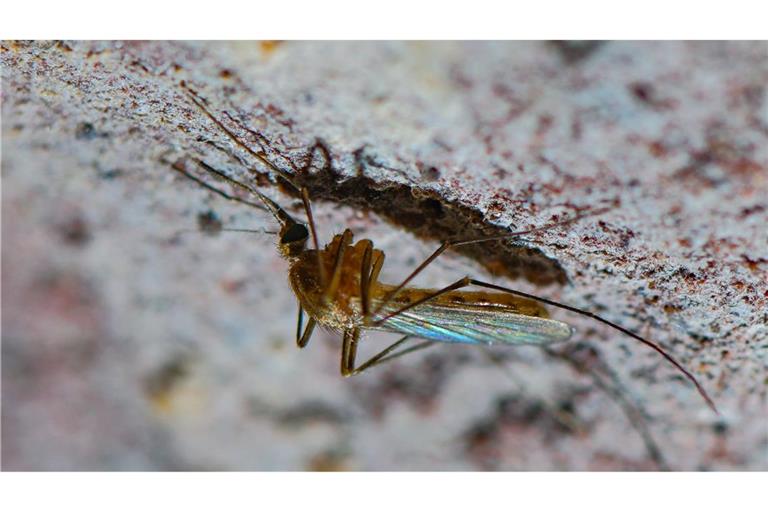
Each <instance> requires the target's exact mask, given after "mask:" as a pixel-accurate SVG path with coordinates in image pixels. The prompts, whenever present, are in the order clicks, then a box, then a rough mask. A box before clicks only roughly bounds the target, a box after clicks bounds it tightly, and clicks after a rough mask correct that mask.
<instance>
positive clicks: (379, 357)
mask: <svg viewBox="0 0 768 512" xmlns="http://www.w3.org/2000/svg"><path fill="white" fill-rule="evenodd" d="M409 338H410V336H403V337H402V338H400V339H399V340H397V341H396V342H394V343H393V344H391V345H390V346H388V347H387V348H385V349H384V350H382V351H381V352H379V353H378V354H376V355H375V356H373V357H372V358H370V359H369V360H368V361H366V362H365V363H363V364H361V365H360V366H358V367H357V368H353V369H352V375H357V374H358V373H362V372H364V371H365V370H367V369H369V368H372V367H374V366H378V365H380V364H382V363H386V362H388V361H391V360H393V359H396V358H398V357H401V356H404V355H405V354H410V353H411V352H416V351H417V350H422V349H425V348H428V347H431V346H433V345H434V344H435V342H434V341H423V342H421V343H418V344H416V345H413V346H411V347H408V348H406V349H403V350H401V351H400V352H395V353H394V354H392V352H393V351H394V350H395V349H396V348H397V347H399V346H400V345H402V344H403V343H405V342H406V341H407V340H408V339H409ZM353 363H354V361H353Z"/></svg>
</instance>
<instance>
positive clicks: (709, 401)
mask: <svg viewBox="0 0 768 512" xmlns="http://www.w3.org/2000/svg"><path fill="white" fill-rule="evenodd" d="M468 280H469V283H470V284H472V285H474V286H479V287H481V288H488V289H491V290H497V291H500V292H505V293H509V294H512V295H517V296H518V297H524V298H527V299H533V300H535V301H538V302H541V303H543V304H547V305H549V306H552V307H556V308H560V309H565V310H566V311H571V312H573V313H578V314H580V315H583V316H586V317H589V318H592V319H593V320H597V321H598V322H601V323H603V324H605V325H607V326H608V327H612V328H613V329H616V330H617V331H619V332H621V333H623V334H625V335H627V336H629V337H630V338H633V339H635V340H637V341H639V342H640V343H642V344H644V345H646V346H648V347H651V348H652V349H653V350H655V351H656V352H658V353H659V354H660V355H661V356H662V357H663V358H664V359H666V360H667V361H669V362H670V363H671V364H672V365H673V366H674V367H675V368H677V369H678V370H679V371H680V372H682V373H683V375H685V376H686V377H687V378H688V380H690V381H691V382H692V383H693V385H694V386H696V389H697V390H698V392H699V394H700V395H701V396H702V398H704V401H706V402H707V405H708V406H709V407H710V408H711V409H712V410H713V411H714V412H715V413H717V414H719V412H718V411H717V407H715V403H714V402H713V401H712V399H711V398H710V397H709V395H708V394H707V392H706V391H705V390H704V388H703V387H702V385H701V384H699V381H698V380H696V377H694V376H693V374H692V373H691V372H689V371H688V370H686V369H685V368H684V367H683V365H681V364H680V363H678V362H677V360H675V359H674V358H673V357H672V356H671V355H669V354H668V353H667V352H666V351H665V350H664V349H663V348H661V347H660V346H659V345H657V344H656V343H654V342H652V341H650V340H647V339H645V338H643V337H641V336H639V335H637V334H635V333H634V332H632V331H630V330H629V329H625V328H624V327H622V326H620V325H618V324H615V323H613V322H611V321H610V320H606V319H605V318H603V317H601V316H598V315H596V314H594V313H592V312H590V311H585V310H583V309H579V308H575V307H573V306H569V305H567V304H563V303H561V302H556V301H553V300H550V299H546V298H544V297H539V296H537V295H531V294H530V293H525V292H521V291H518V290H514V289H512V288H506V287H504V286H499V285H496V284H493V283H486V282H483V281H478V280H477V279H468Z"/></svg>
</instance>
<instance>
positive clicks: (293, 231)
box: [280, 222, 309, 258]
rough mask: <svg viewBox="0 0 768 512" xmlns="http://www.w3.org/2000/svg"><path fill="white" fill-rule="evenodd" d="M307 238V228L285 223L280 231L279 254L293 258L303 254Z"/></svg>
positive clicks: (298, 224)
mask: <svg viewBox="0 0 768 512" xmlns="http://www.w3.org/2000/svg"><path fill="white" fill-rule="evenodd" d="M308 238H309V230H308V229H307V226H305V225H304V224H301V223H299V222H286V223H285V224H283V227H282V228H281V229H280V252H281V253H282V255H283V256H284V257H285V258H293V257H296V256H298V255H299V254H301V253H302V252H304V250H305V248H306V246H307V239H308Z"/></svg>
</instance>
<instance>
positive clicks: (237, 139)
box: [181, 82, 299, 191]
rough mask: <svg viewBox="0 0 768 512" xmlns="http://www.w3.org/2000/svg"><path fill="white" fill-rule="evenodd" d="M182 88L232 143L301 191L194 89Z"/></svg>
mask: <svg viewBox="0 0 768 512" xmlns="http://www.w3.org/2000/svg"><path fill="white" fill-rule="evenodd" d="M181 86H182V87H183V88H184V90H186V91H187V93H188V94H189V98H190V99H191V100H192V103H194V104H195V105H197V107H198V108H199V109H200V110H201V111H202V112H203V113H204V114H205V115H206V117H208V119H210V120H211V121H213V123H214V124H215V125H216V126H218V127H219V129H221V131H223V132H224V133H225V134H227V135H228V136H229V138H230V139H232V141H233V142H234V143H235V144H237V145H238V146H240V147H241V148H242V149H244V150H245V151H246V152H247V153H248V154H250V155H251V156H253V157H254V158H256V159H257V160H259V161H260V162H261V163H263V164H264V165H266V166H267V167H269V168H270V169H272V170H273V171H274V172H276V173H277V174H279V175H280V176H281V177H282V178H283V179H284V180H285V181H287V182H288V183H289V184H290V185H291V186H292V187H293V188H295V189H296V190H297V191H298V190H299V187H297V186H296V185H295V184H294V183H293V177H292V176H291V175H290V174H289V173H287V172H285V171H284V170H282V169H280V168H278V167H277V166H276V165H275V164H273V163H272V162H270V161H269V159H268V158H267V155H266V154H265V153H264V152H263V151H254V150H253V148H251V147H250V146H249V145H248V144H246V143H245V141H244V140H243V139H241V138H240V137H238V136H237V135H236V134H235V132H233V131H232V130H230V129H229V128H227V127H226V126H225V125H224V123H222V122H221V121H220V120H219V119H218V118H216V116H214V115H213V113H211V111H210V110H208V107H207V106H205V103H204V100H203V99H202V97H201V96H200V95H199V94H198V93H197V92H196V91H194V90H193V89H191V88H190V87H189V86H187V85H186V84H185V83H184V82H182V83H181Z"/></svg>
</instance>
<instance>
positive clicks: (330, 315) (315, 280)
mask: <svg viewBox="0 0 768 512" xmlns="http://www.w3.org/2000/svg"><path fill="white" fill-rule="evenodd" d="M348 233H349V232H348ZM347 236H348V237H349V242H348V243H346V242H345V240H344V239H345V235H335V236H334V237H333V239H332V240H331V242H330V243H328V244H327V245H326V246H325V248H323V249H321V250H320V251H319V253H320V261H322V262H323V266H324V269H325V275H326V276H331V275H332V274H333V269H334V266H335V265H336V264H337V262H336V257H337V254H339V249H340V245H341V244H344V243H346V246H345V248H344V250H343V251H341V254H342V256H341V258H342V261H341V262H339V263H338V265H339V266H340V271H339V281H338V286H337V287H336V290H335V291H334V294H333V296H328V294H327V290H326V287H324V286H323V283H322V278H321V274H320V272H319V271H318V251H315V250H313V249H308V250H304V251H303V252H301V253H299V254H298V255H296V256H290V255H289V256H286V258H287V259H288V260H289V269H288V279H289V282H290V283H291V288H292V289H293V292H294V294H295V295H296V298H297V299H298V301H299V304H300V305H301V307H302V308H303V309H304V310H305V311H306V313H307V314H308V315H309V316H310V317H311V318H313V319H315V321H317V323H319V324H320V325H323V326H325V327H328V328H330V329H332V330H335V331H339V332H344V331H348V330H351V329H354V328H364V329H377V328H378V326H377V325H376V323H375V322H374V321H373V319H372V317H366V316H365V314H364V312H363V307H362V300H363V299H362V294H361V289H362V283H361V281H362V280H361V277H362V276H361V269H362V267H363V258H364V257H365V251H366V249H367V247H369V246H370V247H371V248H372V260H373V261H380V262H381V263H383V261H384V253H383V252H382V251H380V250H379V249H375V248H373V242H371V241H370V240H367V239H364V240H360V241H358V242H357V243H355V244H352V243H351V237H352V235H351V233H349V234H348V235H347ZM281 252H282V253H283V254H287V251H286V250H282V251H281ZM372 277H373V278H374V280H372V281H371V283H370V285H369V286H370V296H371V303H372V304H373V306H374V307H376V306H378V305H380V304H381V303H382V299H383V298H384V297H387V296H389V295H391V294H392V293H393V292H394V291H395V290H396V288H397V287H395V286H393V285H388V284H384V283H381V282H379V281H378V280H377V279H375V278H376V277H378V276H372ZM428 297H434V298H432V299H431V303H432V304H433V305H434V306H437V307H440V306H443V307H446V308H453V307H462V308H465V309H466V308H470V309H471V308H473V307H475V308H477V310H478V313H480V312H491V311H492V312H494V313H497V314H504V313H511V314H518V315H525V316H531V317H538V318H549V313H548V312H547V310H546V308H544V306H542V305H541V304H540V303H538V302H536V301H533V300H530V299H524V298H521V297H515V296H513V295H510V294H508V293H487V292H476V291H475V292H465V291H462V292H451V293H444V294H440V295H438V290H436V289H431V288H410V287H409V288H405V289H402V290H400V291H399V292H398V293H396V294H395V295H394V296H393V297H392V302H393V303H394V304H398V305H401V306H405V305H407V304H412V303H416V302H423V301H424V300H425V299H427V298H428Z"/></svg>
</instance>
